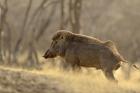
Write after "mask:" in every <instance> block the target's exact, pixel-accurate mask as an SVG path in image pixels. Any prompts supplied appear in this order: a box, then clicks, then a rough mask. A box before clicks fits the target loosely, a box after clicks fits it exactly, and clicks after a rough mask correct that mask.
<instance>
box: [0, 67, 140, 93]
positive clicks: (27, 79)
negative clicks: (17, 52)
mask: <svg viewBox="0 0 140 93" xmlns="http://www.w3.org/2000/svg"><path fill="white" fill-rule="evenodd" d="M139 73H140V72H139V71H136V70H133V73H132V74H131V79H130V80H124V73H122V71H121V70H118V71H117V72H115V77H116V78H117V79H118V81H119V83H118V84H114V83H111V82H109V81H107V80H106V79H105V77H104V75H103V74H102V72H101V71H97V70H94V69H90V70H87V69H84V68H83V69H82V72H72V71H69V72H67V71H63V70H60V69H59V68H57V67H52V66H48V65H47V66H44V69H43V70H42V71H36V70H34V71H27V70H22V69H11V68H5V67H0V93H140V89H139V86H140V74H139Z"/></svg>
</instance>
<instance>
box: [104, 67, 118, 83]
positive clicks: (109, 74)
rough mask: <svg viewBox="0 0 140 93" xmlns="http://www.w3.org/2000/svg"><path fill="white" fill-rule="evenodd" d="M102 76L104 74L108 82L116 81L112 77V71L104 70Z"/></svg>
mask: <svg viewBox="0 0 140 93" xmlns="http://www.w3.org/2000/svg"><path fill="white" fill-rule="evenodd" d="M104 74H105V77H106V78H107V79H108V80H111V81H114V82H117V80H116V79H115V77H114V74H113V70H104Z"/></svg>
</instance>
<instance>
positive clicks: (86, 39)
mask: <svg viewBox="0 0 140 93" xmlns="http://www.w3.org/2000/svg"><path fill="white" fill-rule="evenodd" d="M61 37H64V38H65V39H66V40H67V41H72V42H73V41H75V42H81V43H87V44H100V45H103V46H104V45H105V46H106V47H108V48H109V49H111V50H112V52H113V53H114V55H116V57H117V59H118V61H123V62H124V61H125V59H124V58H123V56H121V55H120V53H119V52H118V50H117V48H116V46H115V44H114V42H112V41H111V40H108V41H101V40H99V39H97V38H94V37H91V36H86V35H81V34H75V33H72V32H70V31H66V30H59V31H57V32H56V34H55V35H54V36H53V38H52V39H53V40H57V39H60V38H61Z"/></svg>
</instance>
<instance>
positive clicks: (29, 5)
mask: <svg viewBox="0 0 140 93" xmlns="http://www.w3.org/2000/svg"><path fill="white" fill-rule="evenodd" d="M32 1H33V0H30V1H29V4H28V7H27V10H26V12H25V17H24V20H23V25H22V27H21V32H20V36H19V39H18V40H17V42H16V45H15V49H14V52H13V62H14V63H15V64H17V53H18V52H19V49H20V45H21V43H22V41H23V38H24V35H25V27H26V24H27V21H28V17H29V13H30V9H31V5H32Z"/></svg>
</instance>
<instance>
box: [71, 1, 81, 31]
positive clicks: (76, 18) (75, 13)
mask: <svg viewBox="0 0 140 93" xmlns="http://www.w3.org/2000/svg"><path fill="white" fill-rule="evenodd" d="M81 7H82V0H69V15H70V24H71V26H72V31H73V32H74V33H80V15H81Z"/></svg>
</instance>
